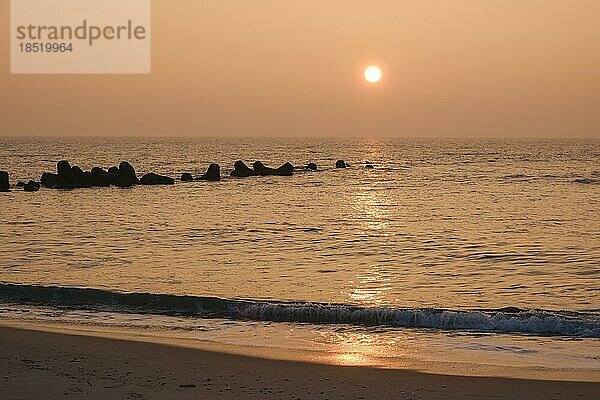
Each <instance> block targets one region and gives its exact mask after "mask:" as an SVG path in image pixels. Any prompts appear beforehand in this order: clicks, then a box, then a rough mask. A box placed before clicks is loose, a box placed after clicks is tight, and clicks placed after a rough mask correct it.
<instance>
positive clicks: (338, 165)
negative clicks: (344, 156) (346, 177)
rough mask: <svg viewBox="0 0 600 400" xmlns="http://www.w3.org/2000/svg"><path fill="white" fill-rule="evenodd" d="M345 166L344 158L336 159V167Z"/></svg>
mask: <svg viewBox="0 0 600 400" xmlns="http://www.w3.org/2000/svg"><path fill="white" fill-rule="evenodd" d="M347 166H348V164H346V162H345V161H344V160H337V161H336V162H335V167H336V168H346V167H347Z"/></svg>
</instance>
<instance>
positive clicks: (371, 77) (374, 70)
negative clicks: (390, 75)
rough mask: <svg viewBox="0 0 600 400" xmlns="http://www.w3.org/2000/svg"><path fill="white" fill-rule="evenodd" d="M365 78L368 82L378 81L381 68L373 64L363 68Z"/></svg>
mask: <svg viewBox="0 0 600 400" xmlns="http://www.w3.org/2000/svg"><path fill="white" fill-rule="evenodd" d="M365 79H366V80H367V82H370V83H376V82H379V80H380V79H381V70H380V69H379V68H378V67H376V66H375V65H371V66H370V67H368V68H367V69H365Z"/></svg>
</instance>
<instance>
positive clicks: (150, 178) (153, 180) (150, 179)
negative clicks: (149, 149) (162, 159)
mask: <svg viewBox="0 0 600 400" xmlns="http://www.w3.org/2000/svg"><path fill="white" fill-rule="evenodd" d="M140 183H141V184H142V185H172V184H174V183H175V179H173V178H170V177H168V176H163V175H158V174H155V173H154V172H150V173H148V174H146V175H144V176H142V179H140Z"/></svg>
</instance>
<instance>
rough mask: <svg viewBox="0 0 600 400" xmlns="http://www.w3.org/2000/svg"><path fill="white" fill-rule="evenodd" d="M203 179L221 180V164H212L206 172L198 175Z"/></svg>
mask: <svg viewBox="0 0 600 400" xmlns="http://www.w3.org/2000/svg"><path fill="white" fill-rule="evenodd" d="M198 179H199V180H201V181H213V182H216V181H220V180H221V167H220V166H219V164H210V165H209V166H208V169H207V170H206V173H205V174H204V175H201V176H199V177H198Z"/></svg>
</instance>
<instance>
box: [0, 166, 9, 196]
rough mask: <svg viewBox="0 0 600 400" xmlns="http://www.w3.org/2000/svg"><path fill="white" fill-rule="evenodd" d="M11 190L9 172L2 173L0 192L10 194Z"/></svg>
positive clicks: (0, 172) (0, 175) (0, 176)
mask: <svg viewBox="0 0 600 400" xmlns="http://www.w3.org/2000/svg"><path fill="white" fill-rule="evenodd" d="M9 190H10V182H9V180H8V172H6V171H0V192H8V191H9Z"/></svg>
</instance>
